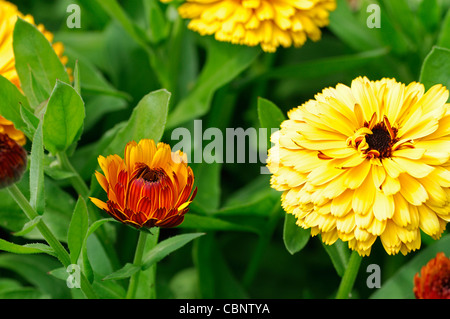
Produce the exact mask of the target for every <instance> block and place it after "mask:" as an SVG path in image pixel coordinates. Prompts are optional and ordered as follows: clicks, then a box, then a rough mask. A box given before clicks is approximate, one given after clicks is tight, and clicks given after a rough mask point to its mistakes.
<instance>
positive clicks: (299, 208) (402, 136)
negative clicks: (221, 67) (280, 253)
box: [268, 77, 450, 255]
mask: <svg viewBox="0 0 450 319" xmlns="http://www.w3.org/2000/svg"><path fill="white" fill-rule="evenodd" d="M448 97H449V92H448V90H447V89H446V88H445V87H443V86H442V85H435V86H433V87H432V88H430V89H429V90H428V91H427V92H425V89H424V86H423V85H422V84H420V83H416V82H413V83H411V84H409V85H405V84H403V83H398V82H397V81H396V80H395V79H382V80H380V81H376V82H374V81H369V80H368V79H367V78H365V77H364V78H362V77H359V78H357V79H355V80H353V82H352V84H351V87H348V86H346V85H343V84H338V85H337V86H336V88H327V89H324V90H323V91H322V93H320V94H317V95H316V96H315V99H314V100H310V101H308V102H306V103H305V104H303V105H302V106H300V107H298V108H295V109H293V110H291V111H290V112H289V114H288V115H289V119H288V120H286V121H284V122H283V123H282V124H281V130H280V131H278V132H276V133H275V134H274V135H273V136H272V141H273V142H274V144H275V145H274V146H273V147H272V148H271V149H270V150H269V158H268V167H269V169H270V171H271V172H272V174H273V175H272V178H271V184H272V187H273V188H275V189H277V190H279V191H283V194H282V206H283V208H284V209H285V210H286V212H287V213H289V214H293V215H294V216H295V217H296V218H297V224H298V225H299V226H300V227H303V228H311V233H312V235H317V234H321V237H322V240H323V241H324V243H326V244H333V243H334V242H335V241H336V240H337V239H338V238H339V239H341V240H343V241H345V242H348V244H349V247H350V248H351V249H353V250H356V251H358V253H359V254H360V255H368V254H370V250H371V247H372V245H373V243H374V242H375V240H376V239H377V237H380V239H381V243H382V244H383V246H384V248H385V250H386V251H387V253H388V254H396V253H398V252H399V251H400V252H402V253H403V254H406V253H408V252H410V251H412V250H415V249H418V248H420V244H421V233H420V230H422V231H423V232H424V233H426V234H428V235H430V236H431V237H433V238H434V239H438V238H439V237H440V236H441V234H442V232H443V231H444V229H445V227H446V224H447V222H448V221H449V220H450V188H449V187H450V171H449V167H450V160H449V158H450V104H448V103H446V102H447V100H448Z"/></svg>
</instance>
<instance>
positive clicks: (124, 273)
mask: <svg viewBox="0 0 450 319" xmlns="http://www.w3.org/2000/svg"><path fill="white" fill-rule="evenodd" d="M139 270H141V267H140V266H138V265H134V264H130V263H126V264H125V266H123V267H122V268H120V269H119V270H117V271H115V272H113V273H112V274H110V275H108V276H106V277H105V278H103V280H120V279H126V278H130V277H131V276H133V275H134V274H135V273H137V272H138V271H139Z"/></svg>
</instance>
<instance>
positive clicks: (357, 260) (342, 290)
mask: <svg viewBox="0 0 450 319" xmlns="http://www.w3.org/2000/svg"><path fill="white" fill-rule="evenodd" d="M361 260H362V257H361V256H360V255H359V253H358V252H357V251H355V250H354V251H353V252H352V254H351V256H350V260H349V261H348V264H347V269H345V273H344V276H343V277H342V280H341V284H340V286H339V289H338V292H337V294H336V299H348V298H349V297H350V294H351V291H352V289H353V285H354V283H355V280H356V276H357V275H358V271H359V266H360V265H361Z"/></svg>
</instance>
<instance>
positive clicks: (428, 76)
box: [420, 47, 450, 89]
mask: <svg viewBox="0 0 450 319" xmlns="http://www.w3.org/2000/svg"><path fill="white" fill-rule="evenodd" d="M420 82H421V83H423V85H425V88H426V89H429V88H430V87H432V86H433V85H435V84H442V85H444V86H446V87H447V88H450V49H446V48H441V47H434V48H433V49H432V50H431V52H430V53H429V54H428V56H427V57H426V58H425V61H424V62H423V65H422V71H421V74H420Z"/></svg>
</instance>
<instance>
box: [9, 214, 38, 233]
mask: <svg viewBox="0 0 450 319" xmlns="http://www.w3.org/2000/svg"><path fill="white" fill-rule="evenodd" d="M41 219H42V216H37V217H36V218H34V219H32V220H30V221H29V222H27V223H25V225H23V228H22V229H21V230H19V231H17V232H14V233H13V234H14V236H24V235H26V234H28V233H29V232H30V231H32V230H33V229H34V227H36V225H37V224H38V223H39V221H40V220H41Z"/></svg>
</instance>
